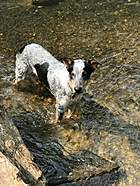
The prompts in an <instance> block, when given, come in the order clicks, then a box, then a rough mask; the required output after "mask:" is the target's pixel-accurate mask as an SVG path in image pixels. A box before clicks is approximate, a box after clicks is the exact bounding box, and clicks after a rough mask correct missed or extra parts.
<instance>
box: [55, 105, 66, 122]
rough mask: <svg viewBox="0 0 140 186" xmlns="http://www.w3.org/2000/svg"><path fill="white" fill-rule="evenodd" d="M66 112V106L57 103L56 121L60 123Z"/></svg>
mask: <svg viewBox="0 0 140 186" xmlns="http://www.w3.org/2000/svg"><path fill="white" fill-rule="evenodd" d="M64 112H65V108H64V106H63V105H59V104H56V115H55V123H60V122H61V120H62V119H63V116H64Z"/></svg>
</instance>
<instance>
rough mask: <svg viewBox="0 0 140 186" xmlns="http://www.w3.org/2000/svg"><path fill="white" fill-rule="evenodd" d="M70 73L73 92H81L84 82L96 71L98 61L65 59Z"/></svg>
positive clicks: (64, 61)
mask: <svg viewBox="0 0 140 186" xmlns="http://www.w3.org/2000/svg"><path fill="white" fill-rule="evenodd" d="M63 63H64V64H65V66H66V68H67V70H68V72H69V74H70V82H69V85H70V87H71V89H72V90H73V92H76V93H81V92H82V90H83V86H84V82H85V81H86V80H88V79H89V78H90V76H91V73H92V72H94V71H95V69H96V68H97V66H98V64H99V63H98V62H97V61H95V60H89V61H86V60H84V59H76V60H73V61H72V60H70V59H63Z"/></svg>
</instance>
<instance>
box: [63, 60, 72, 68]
mask: <svg viewBox="0 0 140 186" xmlns="http://www.w3.org/2000/svg"><path fill="white" fill-rule="evenodd" d="M61 61H62V62H63V63H64V65H65V67H66V68H67V69H69V68H70V66H71V65H72V64H73V61H72V60H71V59H69V58H63V59H62V60H61Z"/></svg>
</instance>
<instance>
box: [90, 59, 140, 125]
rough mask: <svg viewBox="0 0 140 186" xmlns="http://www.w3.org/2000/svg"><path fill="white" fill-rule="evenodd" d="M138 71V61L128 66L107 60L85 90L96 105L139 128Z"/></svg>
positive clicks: (139, 77) (139, 85)
mask: <svg viewBox="0 0 140 186" xmlns="http://www.w3.org/2000/svg"><path fill="white" fill-rule="evenodd" d="M139 70H140V65H139V60H137V61H136V62H131V63H129V64H121V63H117V62H115V61H112V60H108V62H107V63H105V64H103V65H102V66H101V67H100V69H99V71H97V73H96V74H95V75H94V78H93V80H92V81H91V83H90V84H89V86H88V88H87V89H88V92H89V93H90V94H91V95H92V96H93V97H95V100H97V102H98V103H100V104H101V105H102V106H105V107H107V108H108V109H109V110H110V111H112V112H113V113H114V114H116V115H118V116H119V117H120V118H121V119H123V120H124V121H125V122H129V123H130V124H132V125H135V126H140V125H139V121H140V111H139V107H140V99H139V97H140V82H139V79H140V75H139Z"/></svg>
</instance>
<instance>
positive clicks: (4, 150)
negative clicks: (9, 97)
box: [0, 104, 46, 186]
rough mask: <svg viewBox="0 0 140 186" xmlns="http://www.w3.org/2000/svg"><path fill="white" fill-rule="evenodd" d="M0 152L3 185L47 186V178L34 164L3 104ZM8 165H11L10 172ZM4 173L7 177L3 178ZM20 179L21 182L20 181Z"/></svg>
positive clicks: (0, 121) (0, 118) (0, 116)
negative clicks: (38, 185)
mask: <svg viewBox="0 0 140 186" xmlns="http://www.w3.org/2000/svg"><path fill="white" fill-rule="evenodd" d="M0 151H1V160H2V164H0V166H3V167H2V168H1V170H2V171H1V173H0V177H2V179H1V180H0V182H1V184H5V185H9V186H12V185H16V184H17V185H26V184H27V185H28V184H30V185H32V184H33V185H37V184H40V185H42V186H43V185H45V182H46V181H45V178H44V179H43V176H42V172H41V170H40V169H39V167H38V166H37V165H36V164H35V163H34V162H33V159H32V155H31V153H30V152H29V150H28V149H27V147H26V145H25V144H24V142H23V141H22V139H21V136H20V134H19V132H18V130H17V129H16V127H15V126H14V124H13V122H12V121H11V120H10V119H9V117H8V115H7V113H6V110H5V108H4V107H3V105H2V104H1V105H0ZM6 164H7V166H8V165H9V167H8V171H7V167H6ZM4 172H6V175H5V176H4V177H3V174H4ZM12 175H13V176H14V177H13V176H12ZM6 176H7V177H8V178H7V179H6ZM18 177H19V178H20V181H18V179H19V178H18ZM40 178H41V179H40Z"/></svg>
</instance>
